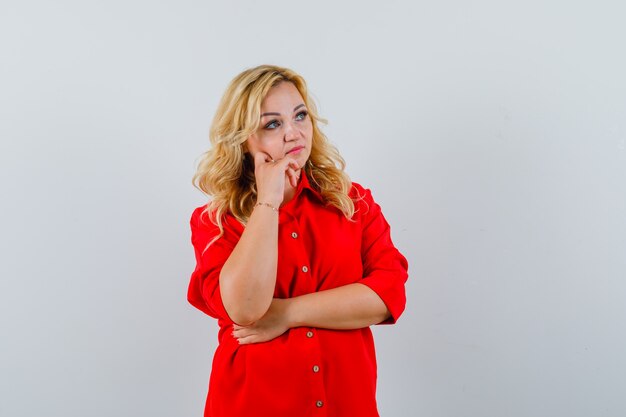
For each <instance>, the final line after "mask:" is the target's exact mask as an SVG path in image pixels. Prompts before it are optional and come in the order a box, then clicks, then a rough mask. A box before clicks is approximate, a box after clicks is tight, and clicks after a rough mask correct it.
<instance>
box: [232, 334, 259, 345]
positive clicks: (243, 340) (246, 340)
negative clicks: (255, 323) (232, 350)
mask: <svg viewBox="0 0 626 417" xmlns="http://www.w3.org/2000/svg"><path fill="white" fill-rule="evenodd" d="M257 341H258V338H257V337H256V335H251V336H248V337H243V338H241V339H237V342H238V343H239V344H240V345H249V344H252V343H256V342H257Z"/></svg>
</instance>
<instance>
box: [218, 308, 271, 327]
mask: <svg viewBox="0 0 626 417" xmlns="http://www.w3.org/2000/svg"><path fill="white" fill-rule="evenodd" d="M224 308H225V309H226V312H227V313H228V317H230V319H231V321H232V322H233V323H235V324H237V325H239V326H243V327H246V326H251V325H252V324H254V323H255V322H257V321H258V320H260V319H261V317H263V315H264V314H265V312H263V313H260V312H257V311H250V310H248V309H242V308H230V309H229V308H228V307H226V306H224Z"/></svg>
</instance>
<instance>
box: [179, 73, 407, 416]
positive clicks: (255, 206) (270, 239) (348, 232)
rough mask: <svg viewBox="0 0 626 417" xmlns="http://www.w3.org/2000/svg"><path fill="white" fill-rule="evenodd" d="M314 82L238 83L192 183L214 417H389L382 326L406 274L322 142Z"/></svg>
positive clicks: (198, 294) (195, 298) (198, 298)
mask: <svg viewBox="0 0 626 417" xmlns="http://www.w3.org/2000/svg"><path fill="white" fill-rule="evenodd" d="M321 121H324V120H323V119H320V117H319V116H318V114H317V112H316V108H315V106H314V103H313V102H312V101H311V98H310V96H309V94H308V92H307V87H306V83H305V81H304V79H303V78H302V77H301V76H299V75H298V74H296V73H295V72H293V71H291V70H289V69H287V68H281V67H276V66H270V65H262V66H259V67H256V68H252V69H249V70H246V71H244V72H242V73H241V74H239V75H238V76H237V77H235V78H234V79H233V81H232V82H231V83H230V85H229V87H228V89H227V90H226V92H225V94H224V96H223V97H222V100H221V102H220V104H219V107H218V109H217V112H216V115H215V118H214V120H213V124H212V127H211V132H210V139H211V143H212V148H211V149H210V150H209V151H207V152H206V153H205V154H204V156H203V158H202V160H201V162H200V164H199V166H198V171H197V172H196V174H195V176H194V179H193V183H194V185H196V187H198V188H199V189H200V190H202V191H203V192H204V193H206V194H207V195H210V196H212V200H211V201H210V203H208V204H207V205H205V206H202V207H198V208H196V209H195V210H194V212H193V214H192V216H191V232H192V238H191V239H192V243H193V246H194V249H195V254H196V260H197V265H196V268H195V270H194V272H193V274H192V276H191V282H190V285H189V293H188V299H189V302H190V303H191V304H192V305H194V306H195V307H197V308H198V309H200V310H202V311H203V312H205V313H206V314H208V315H209V316H211V317H214V318H216V319H217V320H218V324H219V328H220V330H219V337H218V338H219V346H218V347H217V350H216V352H215V356H214V359H213V366H212V371H211V377H210V381H209V393H208V396H207V402H206V408H205V414H204V415H205V416H211V417H222V416H228V417H239V416H246V417H249V416H256V417H262V416H272V417H282V416H285V417H287V416H288V417H294V416H298V417H301V416H309V415H311V416H317V415H320V416H359V417H373V416H378V411H377V407H376V397H375V395H376V358H375V351H374V342H373V338H372V332H371V330H370V328H369V326H370V325H373V324H392V323H395V322H396V320H397V319H398V317H399V316H400V314H402V312H403V310H404V307H405V301H406V298H405V289H404V284H405V282H406V279H407V261H406V259H405V258H404V256H402V255H401V254H400V252H399V251H398V250H397V249H396V248H395V247H394V245H393V243H392V241H391V238H390V230H389V225H388V224H387V222H386V221H385V218H384V217H383V215H382V213H381V210H380V207H379V206H378V204H376V203H375V202H374V200H373V199H372V195H371V193H370V191H369V190H368V189H365V188H363V187H362V186H361V185H359V184H357V183H353V182H351V181H350V180H349V178H348V177H347V175H346V174H345V173H344V171H343V170H344V166H345V163H344V160H343V159H342V158H341V156H340V155H339V153H338V152H337V150H336V148H334V147H333V146H332V145H331V144H330V143H329V141H328V139H327V138H326V137H325V136H324V134H323V133H322V132H321V131H320V130H319V127H318V123H319V122H321Z"/></svg>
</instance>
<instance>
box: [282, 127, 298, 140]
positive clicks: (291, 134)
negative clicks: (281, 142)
mask: <svg viewBox="0 0 626 417" xmlns="http://www.w3.org/2000/svg"><path fill="white" fill-rule="evenodd" d="M284 126H285V142H290V141H292V140H295V139H298V137H299V136H300V132H299V130H298V127H297V126H296V125H295V123H294V122H287V123H285V125H284Z"/></svg>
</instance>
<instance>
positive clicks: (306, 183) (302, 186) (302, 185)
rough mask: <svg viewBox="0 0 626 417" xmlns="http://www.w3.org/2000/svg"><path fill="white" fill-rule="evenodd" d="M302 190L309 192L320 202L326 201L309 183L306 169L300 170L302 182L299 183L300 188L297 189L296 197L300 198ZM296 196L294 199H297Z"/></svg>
mask: <svg viewBox="0 0 626 417" xmlns="http://www.w3.org/2000/svg"><path fill="white" fill-rule="evenodd" d="M302 190H309V192H310V193H311V194H312V195H314V196H315V197H317V198H318V199H319V200H320V201H324V198H323V197H322V195H321V194H320V193H319V191H317V190H316V189H315V188H313V186H312V185H311V183H310V182H309V178H308V176H307V175H306V171H305V170H304V169H301V170H300V181H299V182H298V187H297V188H296V196H298V195H299V194H300V193H301V192H302ZM296 196H294V198H295V197H296Z"/></svg>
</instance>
